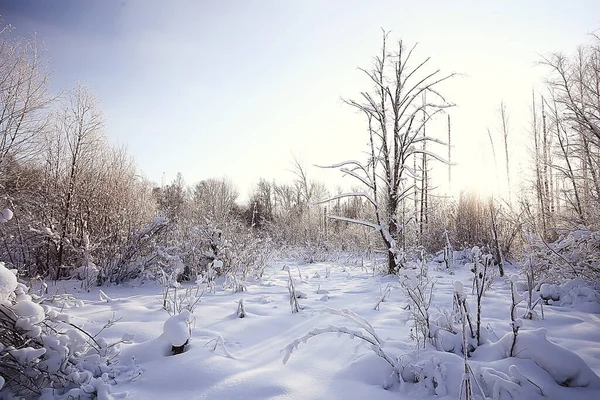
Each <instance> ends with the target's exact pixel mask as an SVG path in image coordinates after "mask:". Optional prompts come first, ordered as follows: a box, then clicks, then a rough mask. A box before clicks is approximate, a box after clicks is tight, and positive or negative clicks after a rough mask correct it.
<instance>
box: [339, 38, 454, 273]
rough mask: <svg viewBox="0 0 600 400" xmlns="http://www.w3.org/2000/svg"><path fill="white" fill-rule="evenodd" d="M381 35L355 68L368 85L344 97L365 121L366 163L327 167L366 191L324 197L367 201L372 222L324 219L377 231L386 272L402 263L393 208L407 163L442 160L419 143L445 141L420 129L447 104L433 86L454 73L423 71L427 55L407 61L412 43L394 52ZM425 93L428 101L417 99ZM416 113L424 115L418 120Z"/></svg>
mask: <svg viewBox="0 0 600 400" xmlns="http://www.w3.org/2000/svg"><path fill="white" fill-rule="evenodd" d="M387 38H388V32H384V33H383V44H382V47H381V53H380V55H379V56H377V57H375V59H374V63H373V66H372V67H371V68H370V69H360V70H361V71H362V72H363V73H365V74H366V76H367V77H368V78H369V79H370V80H371V82H372V84H373V89H372V90H371V91H368V92H362V93H361V100H358V101H357V100H347V101H346V103H347V104H348V105H350V106H352V107H354V108H355V109H357V110H358V111H360V112H362V113H363V114H364V115H365V117H366V119H367V132H368V135H369V159H368V161H367V162H366V163H362V162H359V161H355V160H349V161H344V162H341V163H338V164H334V165H330V166H328V168H339V169H340V171H342V172H343V173H344V174H347V175H350V176H352V177H354V178H356V179H357V180H359V181H360V182H361V183H362V184H363V185H364V187H365V188H366V191H364V192H350V193H342V194H340V195H338V196H334V197H332V198H330V199H328V200H329V201H331V200H334V199H337V198H339V197H352V196H357V197H363V198H365V199H367V200H368V202H369V203H370V204H371V205H372V206H373V208H374V211H375V213H374V214H375V221H374V222H368V221H361V220H356V219H350V218H343V217H336V216H330V218H334V219H340V220H344V221H348V222H353V223H358V224H362V225H366V226H370V227H372V228H374V229H376V230H378V231H379V232H380V234H381V239H382V241H383V243H384V245H385V248H386V249H387V258H388V272H389V273H395V272H397V270H398V268H399V267H400V266H401V265H402V258H403V255H402V249H400V248H399V246H398V236H399V232H400V231H401V230H402V229H403V228H404V227H403V224H402V223H399V221H398V215H397V213H398V208H399V206H400V205H401V203H402V202H403V201H404V200H405V199H406V198H407V197H408V196H409V195H410V193H411V190H412V185H410V184H409V183H408V178H409V177H410V176H413V177H414V176H415V174H416V171H414V170H412V168H411V167H410V166H408V165H407V162H408V161H409V160H410V159H411V157H412V156H413V155H415V154H426V155H427V156H428V157H431V158H433V159H437V160H441V161H445V160H443V159H442V158H441V157H439V156H438V155H436V154H434V153H432V152H430V151H429V150H426V149H424V148H423V147H421V146H420V145H421V143H422V142H426V141H435V142H438V143H442V144H445V143H443V142H441V141H439V140H437V139H433V138H432V137H429V136H423V134H422V131H423V127H424V126H425V124H426V123H427V122H428V121H430V120H431V119H432V118H434V117H435V116H436V115H437V114H438V113H441V112H443V111H444V110H445V109H447V108H449V107H452V106H453V104H451V103H449V102H448V101H447V100H446V99H445V98H444V97H443V96H442V94H441V93H440V92H439V91H438V90H437V87H438V86H439V84H440V83H442V82H444V81H446V80H448V79H449V78H451V77H453V76H454V75H455V74H448V75H443V74H441V72H440V70H439V69H438V70H430V69H428V68H427V67H428V64H427V63H428V62H429V60H430V59H429V58H426V59H424V60H422V61H417V62H416V63H415V64H412V65H411V62H412V61H413V60H412V56H413V52H414V50H415V47H416V45H415V46H413V47H412V48H410V49H408V48H406V47H405V46H404V43H403V42H402V41H399V43H398V46H397V50H396V51H395V52H391V51H390V50H389V49H388V47H387ZM415 65H416V66H415ZM425 93H427V94H428V98H429V99H430V100H428V101H427V102H421V99H422V96H423V95H424V94H425ZM422 113H424V114H425V118H424V119H423V120H420V118H419V116H420V115H421V114H422Z"/></svg>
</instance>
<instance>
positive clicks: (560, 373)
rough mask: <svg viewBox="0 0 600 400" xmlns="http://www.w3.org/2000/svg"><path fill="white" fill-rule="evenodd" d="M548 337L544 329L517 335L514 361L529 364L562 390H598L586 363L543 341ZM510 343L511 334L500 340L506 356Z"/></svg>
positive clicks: (599, 386) (599, 380)
mask: <svg viewBox="0 0 600 400" xmlns="http://www.w3.org/2000/svg"><path fill="white" fill-rule="evenodd" d="M547 333H548V331H547V330H546V329H545V328H540V329H536V330H533V331H525V332H521V333H519V336H518V337H517V343H516V346H515V352H514V354H515V357H516V358H522V359H530V360H532V361H533V362H535V363H536V364H537V365H539V366H540V368H542V369H543V370H545V371H546V372H548V374H550V376H552V378H553V379H554V381H555V382H556V383H558V384H559V385H561V386H566V387H587V388H591V389H600V377H598V375H596V374H595V373H594V371H592V370H591V369H590V367H588V365H587V364H586V363H585V361H583V360H582V359H581V357H579V356H578V355H577V354H575V353H573V352H572V351H570V350H567V349H565V348H564V347H562V346H559V345H557V344H555V343H552V342H550V341H549V340H548V339H547V338H546V334H547ZM512 340H513V339H512V333H507V334H506V335H505V336H504V337H503V338H502V339H501V340H500V342H501V343H502V346H503V347H504V349H505V351H506V352H507V353H508V352H510V347H511V345H512Z"/></svg>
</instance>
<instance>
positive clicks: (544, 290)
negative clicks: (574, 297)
mask: <svg viewBox="0 0 600 400" xmlns="http://www.w3.org/2000/svg"><path fill="white" fill-rule="evenodd" d="M540 296H541V297H542V299H544V300H552V301H558V300H559V299H560V295H559V294H558V287H557V286H556V285H553V284H549V283H544V284H542V286H540Z"/></svg>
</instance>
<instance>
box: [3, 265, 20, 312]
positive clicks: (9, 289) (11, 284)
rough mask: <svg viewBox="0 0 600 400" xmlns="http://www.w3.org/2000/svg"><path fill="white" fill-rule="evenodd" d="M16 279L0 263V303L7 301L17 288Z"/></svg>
mask: <svg viewBox="0 0 600 400" xmlns="http://www.w3.org/2000/svg"><path fill="white" fill-rule="evenodd" d="M17 283H18V282H17V277H16V276H15V274H13V273H12V271H10V270H9V269H8V268H6V267H5V266H4V263H3V262H0V303H2V302H4V301H6V300H8V298H9V297H10V296H11V294H12V293H14V291H15V289H16V288H17Z"/></svg>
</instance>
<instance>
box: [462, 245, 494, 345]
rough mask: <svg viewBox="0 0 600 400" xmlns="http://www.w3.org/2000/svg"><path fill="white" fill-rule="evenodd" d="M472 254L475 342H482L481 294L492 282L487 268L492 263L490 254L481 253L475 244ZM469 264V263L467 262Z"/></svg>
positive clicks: (489, 269)
mask: <svg viewBox="0 0 600 400" xmlns="http://www.w3.org/2000/svg"><path fill="white" fill-rule="evenodd" d="M471 252H472V254H473V263H472V264H470V267H471V272H473V294H474V295H475V296H476V299H477V323H476V334H475V336H476V338H477V344H478V345H480V344H481V343H482V340H481V303H482V300H483V295H484V294H485V292H486V291H487V290H488V289H489V288H490V286H491V285H492V283H493V282H494V275H493V273H492V269H491V268H489V267H490V265H491V264H492V255H491V254H482V253H481V250H480V249H479V247H477V246H475V247H473V249H472V250H471ZM467 265H468V266H469V264H467Z"/></svg>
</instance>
